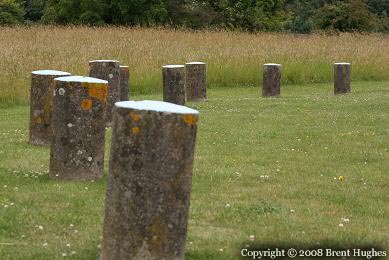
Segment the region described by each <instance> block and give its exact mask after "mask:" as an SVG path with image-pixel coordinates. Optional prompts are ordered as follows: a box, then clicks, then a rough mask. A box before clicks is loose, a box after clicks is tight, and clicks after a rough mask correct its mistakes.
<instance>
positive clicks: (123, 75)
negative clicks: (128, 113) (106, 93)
mask: <svg viewBox="0 0 389 260" xmlns="http://www.w3.org/2000/svg"><path fill="white" fill-rule="evenodd" d="M129 81H130V72H129V68H128V66H120V101H127V100H128V96H129V94H130V84H129Z"/></svg>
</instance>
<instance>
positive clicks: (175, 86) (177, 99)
mask: <svg viewBox="0 0 389 260" xmlns="http://www.w3.org/2000/svg"><path fill="white" fill-rule="evenodd" d="M162 77H163V101H166V102H170V103H174V104H178V105H185V66H184V65H166V66H163V67H162Z"/></svg>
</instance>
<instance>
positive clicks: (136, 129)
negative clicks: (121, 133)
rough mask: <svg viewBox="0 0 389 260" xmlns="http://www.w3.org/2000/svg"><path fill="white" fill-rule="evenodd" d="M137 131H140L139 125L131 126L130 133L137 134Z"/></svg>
mask: <svg viewBox="0 0 389 260" xmlns="http://www.w3.org/2000/svg"><path fill="white" fill-rule="evenodd" d="M139 132H140V129H139V127H133V128H132V133H133V134H134V135H136V134H139Z"/></svg>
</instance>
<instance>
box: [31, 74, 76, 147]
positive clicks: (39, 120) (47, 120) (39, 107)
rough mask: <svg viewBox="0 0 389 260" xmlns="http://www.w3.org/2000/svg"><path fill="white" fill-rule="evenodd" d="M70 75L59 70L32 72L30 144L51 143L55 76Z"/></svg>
mask: <svg viewBox="0 0 389 260" xmlns="http://www.w3.org/2000/svg"><path fill="white" fill-rule="evenodd" d="M69 75H70V73H68V72H64V71H58V70H37V71H33V72H32V73H31V94H30V134H29V143H30V144H33V145H49V144H50V142H51V126H50V125H51V110H52V96H53V91H54V89H53V83H54V78H56V77H61V76H69Z"/></svg>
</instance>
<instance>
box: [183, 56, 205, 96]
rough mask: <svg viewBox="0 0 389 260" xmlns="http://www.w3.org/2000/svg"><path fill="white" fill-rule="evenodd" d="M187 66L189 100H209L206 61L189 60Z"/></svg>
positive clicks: (187, 94)
mask: <svg viewBox="0 0 389 260" xmlns="http://www.w3.org/2000/svg"><path fill="white" fill-rule="evenodd" d="M185 68H186V97H187V101H205V100H207V85H206V81H207V68H206V63H204V62H189V63H186V64H185Z"/></svg>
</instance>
